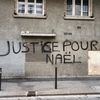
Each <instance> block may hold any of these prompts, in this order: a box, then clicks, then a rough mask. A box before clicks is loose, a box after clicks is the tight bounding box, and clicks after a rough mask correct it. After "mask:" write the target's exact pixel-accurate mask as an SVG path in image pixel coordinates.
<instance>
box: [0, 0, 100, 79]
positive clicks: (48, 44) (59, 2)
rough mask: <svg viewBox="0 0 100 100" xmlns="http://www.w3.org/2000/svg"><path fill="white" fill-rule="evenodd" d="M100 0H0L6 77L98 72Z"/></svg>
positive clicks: (0, 54)
mask: <svg viewBox="0 0 100 100" xmlns="http://www.w3.org/2000/svg"><path fill="white" fill-rule="evenodd" d="M99 11H100V1H99V0H0V67H1V68H2V71H3V77H4V78H8V77H11V78H15V77H33V78H37V77H47V78H48V77H53V76H54V71H55V67H58V75H59V77H60V76H61V77H66V76H87V75H99V74H100V71H99V70H100V69H99V60H98V59H99V54H100V53H99V50H100V13H99Z"/></svg>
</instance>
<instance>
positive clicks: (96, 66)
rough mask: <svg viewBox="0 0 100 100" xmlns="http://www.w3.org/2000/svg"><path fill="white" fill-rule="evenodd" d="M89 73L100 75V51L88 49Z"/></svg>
mask: <svg viewBox="0 0 100 100" xmlns="http://www.w3.org/2000/svg"><path fill="white" fill-rule="evenodd" d="M88 57H89V59H88V74H89V75H100V51H88Z"/></svg>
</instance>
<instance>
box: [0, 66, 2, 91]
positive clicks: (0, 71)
mask: <svg viewBox="0 0 100 100" xmlns="http://www.w3.org/2000/svg"><path fill="white" fill-rule="evenodd" d="M1 77H2V68H0V91H1Z"/></svg>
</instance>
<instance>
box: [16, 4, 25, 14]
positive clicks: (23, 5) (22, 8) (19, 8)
mask: <svg viewBox="0 0 100 100" xmlns="http://www.w3.org/2000/svg"><path fill="white" fill-rule="evenodd" d="M18 13H25V4H18Z"/></svg>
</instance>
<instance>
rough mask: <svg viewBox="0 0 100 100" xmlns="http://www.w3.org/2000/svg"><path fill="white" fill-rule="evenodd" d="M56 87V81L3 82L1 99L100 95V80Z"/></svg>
mask: <svg viewBox="0 0 100 100" xmlns="http://www.w3.org/2000/svg"><path fill="white" fill-rule="evenodd" d="M54 87H55V82H54V81H32V80H26V81H23V80H17V79H16V80H14V81H13V80H10V81H8V80H7V81H6V80H5V81H3V82H2V90H1V91H0V97H26V96H27V95H29V96H34V95H36V96H50V95H87V94H89V95H100V80H65V81H58V89H57V90H55V89H54Z"/></svg>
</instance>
